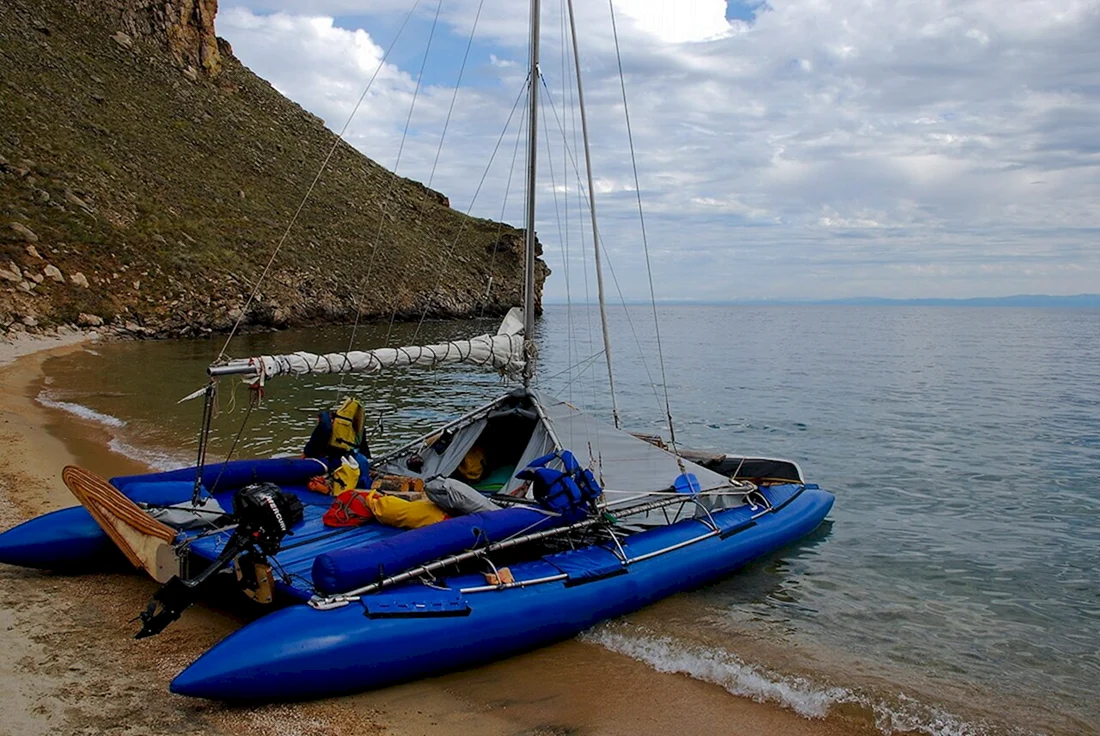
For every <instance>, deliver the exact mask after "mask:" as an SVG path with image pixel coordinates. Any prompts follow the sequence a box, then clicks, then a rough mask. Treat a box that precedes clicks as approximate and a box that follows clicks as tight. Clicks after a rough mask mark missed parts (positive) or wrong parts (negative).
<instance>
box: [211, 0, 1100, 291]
mask: <svg viewBox="0 0 1100 736" xmlns="http://www.w3.org/2000/svg"><path fill="white" fill-rule="evenodd" d="M480 2H481V0H448V2H446V3H444V4H443V6H442V11H441V18H442V20H443V23H444V26H445V27H444V28H443V29H442V30H440V31H437V34H438V35H437V41H436V48H437V49H440V50H441V53H447V54H450V55H451V56H450V58H441V57H438V56H436V57H431V58H429V63H428V65H427V69H428V72H427V74H426V79H425V84H424V85H423V86H422V89H421V91H420V95H419V97H418V101H417V108H416V110H415V112H414V115H413V121H412V125H411V127H410V135H409V137H408V139H407V140H406V142H405V152H404V153H403V154H402V159H401V167H400V173H402V174H403V175H406V176H411V177H413V178H417V179H420V180H427V179H428V177H429V176H433V174H432V167H433V165H435V161H436V153H437V148H438V143H439V137H440V133H441V128H442V124H443V120H444V119H445V118H446V114H447V111H448V109H449V106H450V101H451V94H452V89H451V85H453V83H454V78H455V76H456V75H457V64H458V60H460V58H461V53H462V50H463V49H464V48H465V42H466V36H467V34H468V33H469V31H470V27H471V25H472V23H473V19H474V15H475V13H476V12H477V9H478V6H479V4H480ZM411 5H412V2H411V0H385V1H384V2H378V3H372V4H371V5H370V10H369V14H368V15H363V13H364V10H363V8H362V4H361V3H353V2H346V1H344V0H319V1H317V2H313V3H310V7H309V13H310V14H309V15H306V14H303V11H302V9H301V4H300V3H296V2H295V3H292V2H289V1H286V0H236V1H235V2H231V3H227V4H225V5H224V7H223V11H222V14H221V15H220V16H219V21H218V22H219V31H220V33H221V34H222V35H224V36H226V37H227V38H228V39H229V40H230V41H231V42H232V43H233V44H234V48H235V50H236V52H237V54H238V55H239V56H240V57H241V58H242V60H243V61H244V62H245V63H246V64H248V65H249V66H251V67H252V68H253V69H255V70H256V71H257V72H258V73H260V74H261V75H262V76H264V77H265V78H267V79H269V80H270V81H271V82H272V83H273V84H275V85H276V87H278V88H279V89H280V90H281V91H282V92H284V93H285V94H287V95H288V96H290V97H291V98H292V99H295V100H296V101H298V102H299V103H301V104H302V105H303V106H305V107H306V108H308V109H310V110H311V111H313V112H314V113H316V114H318V115H320V116H321V117H322V118H324V119H325V120H326V122H327V123H328V124H329V126H330V127H333V128H335V129H339V128H340V126H341V125H342V124H343V122H344V119H345V118H346V116H347V114H348V112H349V111H350V109H351V106H352V105H354V102H355V100H356V99H357V98H358V95H359V93H360V92H361V91H362V87H363V85H364V84H365V83H366V80H367V79H368V78H369V76H370V74H371V73H373V69H374V68H375V67H376V66H377V64H378V61H379V60H380V59H381V57H382V54H383V53H384V48H385V47H386V46H387V45H388V44H389V42H390V40H391V38H392V35H393V33H394V31H395V30H396V27H397V26H398V24H399V23H400V22H401V20H402V19H403V17H404V15H405V13H407V12H408V10H409V8H410V7H411ZM577 6H578V12H579V13H580V16H581V17H580V22H579V27H580V32H581V35H582V39H581V43H582V67H583V71H584V73H585V92H586V97H587V101H588V103H589V115H590V119H591V122H592V127H593V131H594V133H593V148H594V159H595V167H596V171H597V175H598V181H597V185H596V190H597V192H596V196H597V202H598V207H599V209H600V213H601V215H602V216H603V221H602V225H601V232H602V234H603V239H604V241H605V245H606V247H607V250H608V253H609V257H610V259H611V261H612V263H613V265H614V267H615V268H616V270H617V275H618V277H619V280H620V283H622V285H623V288H624V291H625V292H626V294H627V296H628V297H639V296H643V295H644V294H645V291H646V287H645V285H646V279H645V275H644V264H643V261H642V255H641V253H640V250H639V241H640V234H639V231H638V225H637V215H636V212H635V209H634V208H635V206H636V204H635V196H636V192H635V188H634V183H633V175H632V173H631V168H630V152H629V148H628V147H627V144H626V130H625V127H624V123H623V116H622V101H621V97H620V90H619V82H618V77H617V67H616V59H615V53H614V46H613V41H612V36H611V31H610V23H609V17H608V9H607V5H606V4H604V3H588V2H580V3H577ZM435 7H436V4H435V2H429V1H428V0H425V1H424V2H422V3H421V4H420V6H419V7H418V9H417V11H416V12H415V13H414V16H413V22H412V23H411V25H410V26H409V29H408V31H407V37H406V39H405V40H403V41H402V44H405V43H406V42H407V43H408V44H409V45H408V46H406V45H401V46H399V47H395V48H398V49H399V50H400V53H396V54H395V55H394V56H393V57H392V58H391V63H390V64H388V65H387V67H386V68H385V69H384V70H383V72H382V74H381V75H380V77H379V80H378V82H376V85H375V87H374V88H373V89H372V92H371V96H370V97H369V104H368V105H367V106H366V107H365V108H364V110H363V111H361V113H360V114H359V115H358V116H357V118H356V120H355V122H354V123H353V125H352V127H351V129H350V135H349V140H350V141H351V142H352V143H353V144H354V145H357V146H358V147H360V148H361V150H363V151H364V152H365V153H367V155H370V156H371V157H373V158H375V159H376V160H378V161H379V162H381V163H382V164H384V165H386V166H393V164H394V162H395V161H396V155H397V150H398V147H399V146H400V143H401V138H402V132H403V129H404V126H405V121H406V117H407V115H408V112H409V105H410V103H411V100H412V97H413V90H414V89H415V87H416V76H417V73H418V71H419V66H420V57H419V56H418V55H417V54H416V53H414V52H412V51H410V50H409V49H410V48H411V45H412V44H413V42H414V41H415V40H416V39H417V38H419V40H420V43H423V41H424V39H425V38H426V36H427V28H428V25H429V24H430V19H431V16H432V15H433V14H434V12H435ZM615 8H616V18H617V20H618V25H619V33H620V37H621V41H622V50H623V65H624V68H625V71H626V81H627V89H628V93H629V95H630V113H631V120H632V123H633V126H634V136H635V143H636V146H637V151H638V157H639V158H638V164H639V174H640V178H641V192H642V196H643V201H644V203H645V205H646V207H647V226H648V230H649V241H650V243H651V246H652V247H653V255H654V267H655V269H657V270H658V272H659V275H660V278H659V284H660V286H659V289H660V291H661V292H662V293H661V296H664V297H670V298H673V297H701V298H736V297H739V296H744V297H766V296H771V295H775V294H776V292H777V291H780V290H781V291H782V295H783V296H786V297H790V296H793V295H797V294H803V295H805V296H807V297H831V296H848V295H853V294H875V295H901V296H970V295H985V294H1004V293H1013V292H1020V291H1028V292H1049V293H1076V292H1083V291H1096V290H1097V289H1096V285H1097V284H1100V255H1098V249H1097V248H1096V245H1097V239H1098V234H1100V221H1098V220H1100V212H1098V206H1097V204H1096V203H1097V202H1100V137H1098V136H1097V133H1096V131H1097V129H1098V126H1100V72H1098V71H1097V70H1098V69H1100V44H1097V43H1096V41H1095V39H1096V38H1100V2H1098V0H1017V1H1016V2H1013V3H1008V4H1006V3H1002V2H997V1H996V0H919V1H918V0H898V1H897V2H892V3H867V2H865V1H864V0H812V1H811V0H772V1H771V2H768V3H766V4H765V3H755V2H753V3H748V4H745V3H740V4H737V5H736V6H735V7H733V6H732V4H727V3H726V2H725V1H724V0H692V1H691V2H687V1H685V0H680V1H674V0H616V2H615ZM526 14H527V3H520V2H510V1H508V0H485V1H484V7H483V11H482V16H481V20H480V21H479V24H478V38H477V41H476V43H475V46H474V50H473V54H472V56H471V62H470V67H469V69H468V70H467V82H468V86H469V89H468V90H467V89H465V88H464V89H463V91H462V92H461V93H460V95H459V98H458V103H457V106H456V108H455V114H454V118H453V121H452V128H451V131H450V132H449V133H448V144H447V145H446V146H445V147H444V149H443V153H442V154H441V156H440V158H439V162H438V166H437V168H436V170H435V173H434V179H433V186H434V187H436V188H438V189H442V190H443V191H445V192H447V193H448V194H449V195H450V197H451V200H452V202H453V203H454V204H455V206H456V207H459V208H462V209H465V208H466V207H467V206H469V204H470V202H471V200H472V198H473V194H474V190H475V189H476V187H477V184H478V182H479V180H480V177H481V174H482V172H483V171H484V166H485V162H486V161H487V160H488V159H489V157H490V156H491V155H492V153H493V151H494V148H495V147H497V145H498V141H500V145H499V149H498V152H497V158H496V164H495V166H494V169H493V170H492V172H491V175H490V177H489V179H488V183H487V184H486V186H485V187H483V189H482V193H481V195H480V196H479V198H478V201H477V202H476V203H475V204H474V205H473V213H474V214H476V215H479V216H487V217H500V216H501V215H502V213H503V215H504V216H505V217H507V218H508V219H509V220H511V221H513V222H516V223H519V222H520V220H521V218H522V215H521V209H520V207H519V202H518V199H519V197H520V196H521V195H520V189H521V181H522V178H521V177H520V175H519V174H518V172H517V173H516V174H515V176H514V179H513V182H512V184H513V186H512V191H511V194H510V199H509V203H508V204H507V205H505V204H503V200H504V194H505V185H506V183H507V181H508V171H509V166H510V165H511V163H512V161H513V153H514V151H515V143H516V141H517V136H518V134H519V132H520V131H519V128H518V125H519V121H520V119H521V118H522V116H521V115H517V117H516V119H515V120H514V121H513V126H512V128H511V129H510V130H509V131H508V132H507V134H506V135H505V136H504V139H503V140H501V139H500V133H501V130H502V126H503V125H504V121H505V119H506V118H507V117H508V113H509V110H510V109H511V108H512V105H513V103H514V102H515V100H516V95H517V93H519V91H520V89H521V86H522V84H523V79H524V75H525V58H526V43H527V38H526V28H527V18H526ZM729 18H732V20H730V19H729ZM543 25H544V39H545V42H546V50H545V52H544V58H543V68H542V71H543V75H544V76H545V78H546V80H547V84H548V85H549V86H550V90H551V91H550V95H549V99H550V104H548V105H547V112H546V116H545V120H544V121H542V122H541V123H540V124H542V125H543V127H544V131H543V135H542V136H540V137H542V138H543V140H544V141H545V140H546V138H549V139H550V141H551V142H552V143H554V145H556V146H557V147H558V148H557V150H556V152H555V153H553V154H552V156H546V157H544V159H543V161H542V164H541V172H542V176H541V184H540V190H542V191H543V192H544V193H545V194H546V197H544V199H545V204H544V205H543V207H542V210H541V212H542V215H541V217H540V221H539V223H538V229H539V233H540V237H541V239H542V240H543V242H544V243H545V244H546V247H547V250H548V251H549V253H548V257H549V258H550V260H551V263H552V264H553V263H554V260H555V258H557V259H558V260H560V257H555V256H553V255H552V254H553V253H554V251H555V250H556V248H557V245H558V243H561V242H563V241H565V240H566V239H567V238H568V240H569V242H570V243H571V247H570V252H569V261H570V262H572V263H574V264H576V265H578V266H579V265H580V262H581V258H580V255H579V249H578V247H577V245H578V243H579V239H580V238H581V236H582V235H581V233H582V232H583V227H582V223H581V222H580V221H579V219H578V214H579V209H580V208H579V204H578V201H577V197H578V186H579V184H578V181H577V179H576V176H575V173H574V172H573V171H572V166H573V160H575V159H576V158H577V157H579V156H580V152H579V149H578V148H573V147H574V146H575V138H574V137H573V136H574V132H573V126H574V121H575V118H576V113H575V110H574V109H573V108H572V107H571V106H569V105H568V104H567V102H566V98H567V95H566V90H567V89H568V88H569V85H570V84H571V82H570V81H569V74H570V70H569V68H568V66H566V67H563V66H562V56H561V51H560V50H558V48H557V47H558V46H560V41H561V37H562V34H563V28H564V27H563V24H562V19H561V17H560V11H559V3H555V2H547V3H546V7H545V10H544V16H543ZM455 55H457V58H455ZM557 121H561V124H562V125H563V126H564V127H565V128H566V129H567V132H566V134H565V138H566V139H567V140H568V142H569V145H570V147H571V148H573V150H572V154H571V155H572V156H573V157H574V159H573V160H570V158H569V155H567V154H564V153H563V152H562V151H561V150H560V145H561V139H562V134H561V132H560V130H559V127H558V125H559V124H558V122H557ZM518 162H519V163H522V154H520V155H519V156H518ZM551 175H552V176H553V180H551ZM555 192H556V193H557V197H556V199H555V197H554V194H555ZM565 217H568V218H569V222H571V223H573V224H572V225H571V226H570V228H569V229H568V230H562V229H561V228H560V227H559V225H558V223H559V221H560V220H561V219H562V218H565ZM589 262H590V260H589ZM572 283H573V284H574V285H575V284H577V283H579V279H576V278H575V279H573V280H572ZM564 288H565V285H564V279H552V281H551V283H550V284H549V286H548V294H550V295H551V296H563V295H564ZM574 297H575V298H576V295H574Z"/></svg>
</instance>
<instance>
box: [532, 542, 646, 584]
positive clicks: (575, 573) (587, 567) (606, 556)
mask: <svg viewBox="0 0 1100 736" xmlns="http://www.w3.org/2000/svg"><path fill="white" fill-rule="evenodd" d="M545 559H546V561H547V562H549V563H550V564H551V565H553V566H554V567H556V568H558V569H559V570H561V571H562V572H564V573H565V574H566V575H568V576H569V583H570V584H573V585H579V584H580V583H590V582H594V581H596V580H603V579H604V578H608V577H611V576H612V575H620V574H622V573H625V572H626V571H627V568H626V567H625V566H624V565H623V563H622V561H620V560H619V558H618V557H617V556H616V555H615V553H613V552H612V551H611V550H609V549H606V548H604V547H585V548H583V549H577V550H571V551H569V552H559V553H558V554H556V555H550V556H548V557H546V558H545Z"/></svg>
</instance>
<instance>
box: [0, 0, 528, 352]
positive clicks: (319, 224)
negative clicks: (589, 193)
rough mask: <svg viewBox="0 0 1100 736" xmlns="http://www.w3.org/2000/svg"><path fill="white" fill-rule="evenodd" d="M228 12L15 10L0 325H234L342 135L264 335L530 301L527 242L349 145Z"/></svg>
mask: <svg viewBox="0 0 1100 736" xmlns="http://www.w3.org/2000/svg"><path fill="white" fill-rule="evenodd" d="M216 9H217V3H216V0H170V1H165V0H3V2H0V99H2V100H3V104H0V331H3V330H4V329H23V328H24V327H32V328H39V329H48V328H50V327H51V326H54V325H63V324H81V325H85V326H98V324H99V322H102V323H103V325H104V326H105V327H114V328H117V329H119V330H122V331H125V332H128V333H129V334H133V335H140V336H159V335H192V334H202V333H205V332H210V331H217V330H225V329H228V328H229V327H231V326H232V324H233V323H234V322H235V321H236V319H237V317H239V316H241V310H242V309H243V308H244V306H245V304H246V302H247V301H248V296H249V294H250V293H251V292H252V290H253V288H254V286H255V284H256V281H257V280H258V279H259V277H260V274H261V273H262V272H263V271H264V268H265V265H266V262H267V259H268V258H269V257H270V255H271V253H272V250H273V248H274V246H275V244H276V243H277V242H279V241H280V239H281V237H282V233H283V230H284V228H285V227H286V225H287V223H288V222H289V221H290V218H291V216H292V214H293V213H294V212H295V211H296V209H297V207H298V205H299V203H300V202H301V198H302V193H303V192H304V191H305V190H306V189H307V188H308V187H309V186H310V182H311V181H312V179H313V177H314V175H315V173H316V170H317V166H318V164H319V162H320V161H322V160H323V159H325V157H326V156H327V155H328V154H329V152H330V151H331V150H332V149H333V145H334V143H335V144H336V148H335V153H334V154H333V155H332V157H331V159H330V163H329V165H328V168H327V169H326V171H325V173H324V176H322V177H321V179H320V180H319V181H318V182H317V185H316V189H315V190H314V195H313V197H312V199H311V201H310V202H309V203H308V204H307V206H306V207H305V208H304V209H303V210H302V212H301V216H300V217H299V218H298V220H297V224H296V225H295V227H294V228H293V229H292V231H291V233H290V236H289V237H288V238H287V239H286V241H285V243H283V246H282V249H281V250H280V252H279V256H278V258H277V259H276V261H275V263H274V266H273V268H272V270H271V272H270V273H268V274H267V276H266V277H265V278H264V280H263V284H262V289H261V291H260V292H259V294H258V296H257V299H256V300H255V301H254V302H253V303H252V305H251V306H250V307H249V310H248V313H247V314H245V315H244V323H245V324H246V325H255V326H264V327H284V326H295V325H303V324H314V323H320V322H337V323H350V322H351V321H352V320H353V319H355V317H356V315H357V314H358V315H360V316H361V318H363V319H372V318H386V319H388V318H389V317H390V316H391V315H396V316H397V317H398V318H419V317H420V316H421V315H422V314H424V313H427V315H428V316H431V317H456V316H472V315H479V314H487V315H492V314H501V313H503V312H504V311H506V310H507V309H508V308H509V307H511V306H515V305H518V304H520V303H521V302H522V276H523V268H522V257H521V252H522V249H521V244H522V241H523V235H522V232H520V231H518V230H515V229H514V228H511V227H508V226H506V225H502V224H500V223H495V222H491V221H488V220H480V219H477V218H470V217H466V216H465V215H463V214H462V213H460V212H456V211H455V210H453V209H451V208H450V202H449V201H448V199H447V197H446V196H445V195H444V194H442V193H440V192H436V191H434V190H431V189H428V188H427V187H425V186H423V185H422V184H420V183H418V182H414V181H409V180H406V179H402V178H395V177H394V176H393V174H392V173H391V172H389V171H387V170H385V169H384V168H382V167H381V166H379V165H378V164H376V163H375V162H373V161H371V160H369V159H367V158H366V157H364V156H363V155H361V154H360V153H359V152H358V151H356V150H355V149H353V148H352V147H351V146H349V145H346V144H344V143H342V142H338V141H336V139H335V137H334V135H333V134H332V132H331V131H329V130H328V129H326V128H325V127H324V124H323V123H322V122H321V121H320V120H319V119H318V118H316V117H315V116H313V115H311V114H309V113H308V112H306V111H305V110H303V109H302V108H300V107H299V106H298V105H296V104H294V103H293V102H291V101H289V100H287V99H286V98H284V97H282V96H281V95H280V94H279V93H278V92H277V91H276V90H274V89H273V88H272V87H271V85H269V84H268V83H266V82H264V81H263V80H262V79H259V78H258V77H256V76H255V75H254V74H252V73H251V72H250V71H249V70H248V69H246V68H245V67H243V66H242V65H241V64H240V62H239V61H238V60H237V59H236V58H234V57H233V55H232V51H231V49H230V48H229V46H228V44H226V43H224V42H219V40H218V39H216V37H215V36H214V25H213V21H214V13H215V12H216ZM378 233H380V234H381V237H380V238H379V237H376V234H378ZM445 254H449V255H448V257H444V255H445ZM547 273H549V269H547V268H546V266H545V265H544V264H543V263H542V262H541V261H539V262H538V263H537V265H536V274H537V278H538V284H537V287H536V292H537V293H539V294H541V284H542V280H543V279H544V278H545V276H546V275H547ZM490 283H491V284H492V289H491V290H489V291H487V290H486V286H487V285H488V284H490ZM32 323H33V324H32Z"/></svg>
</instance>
